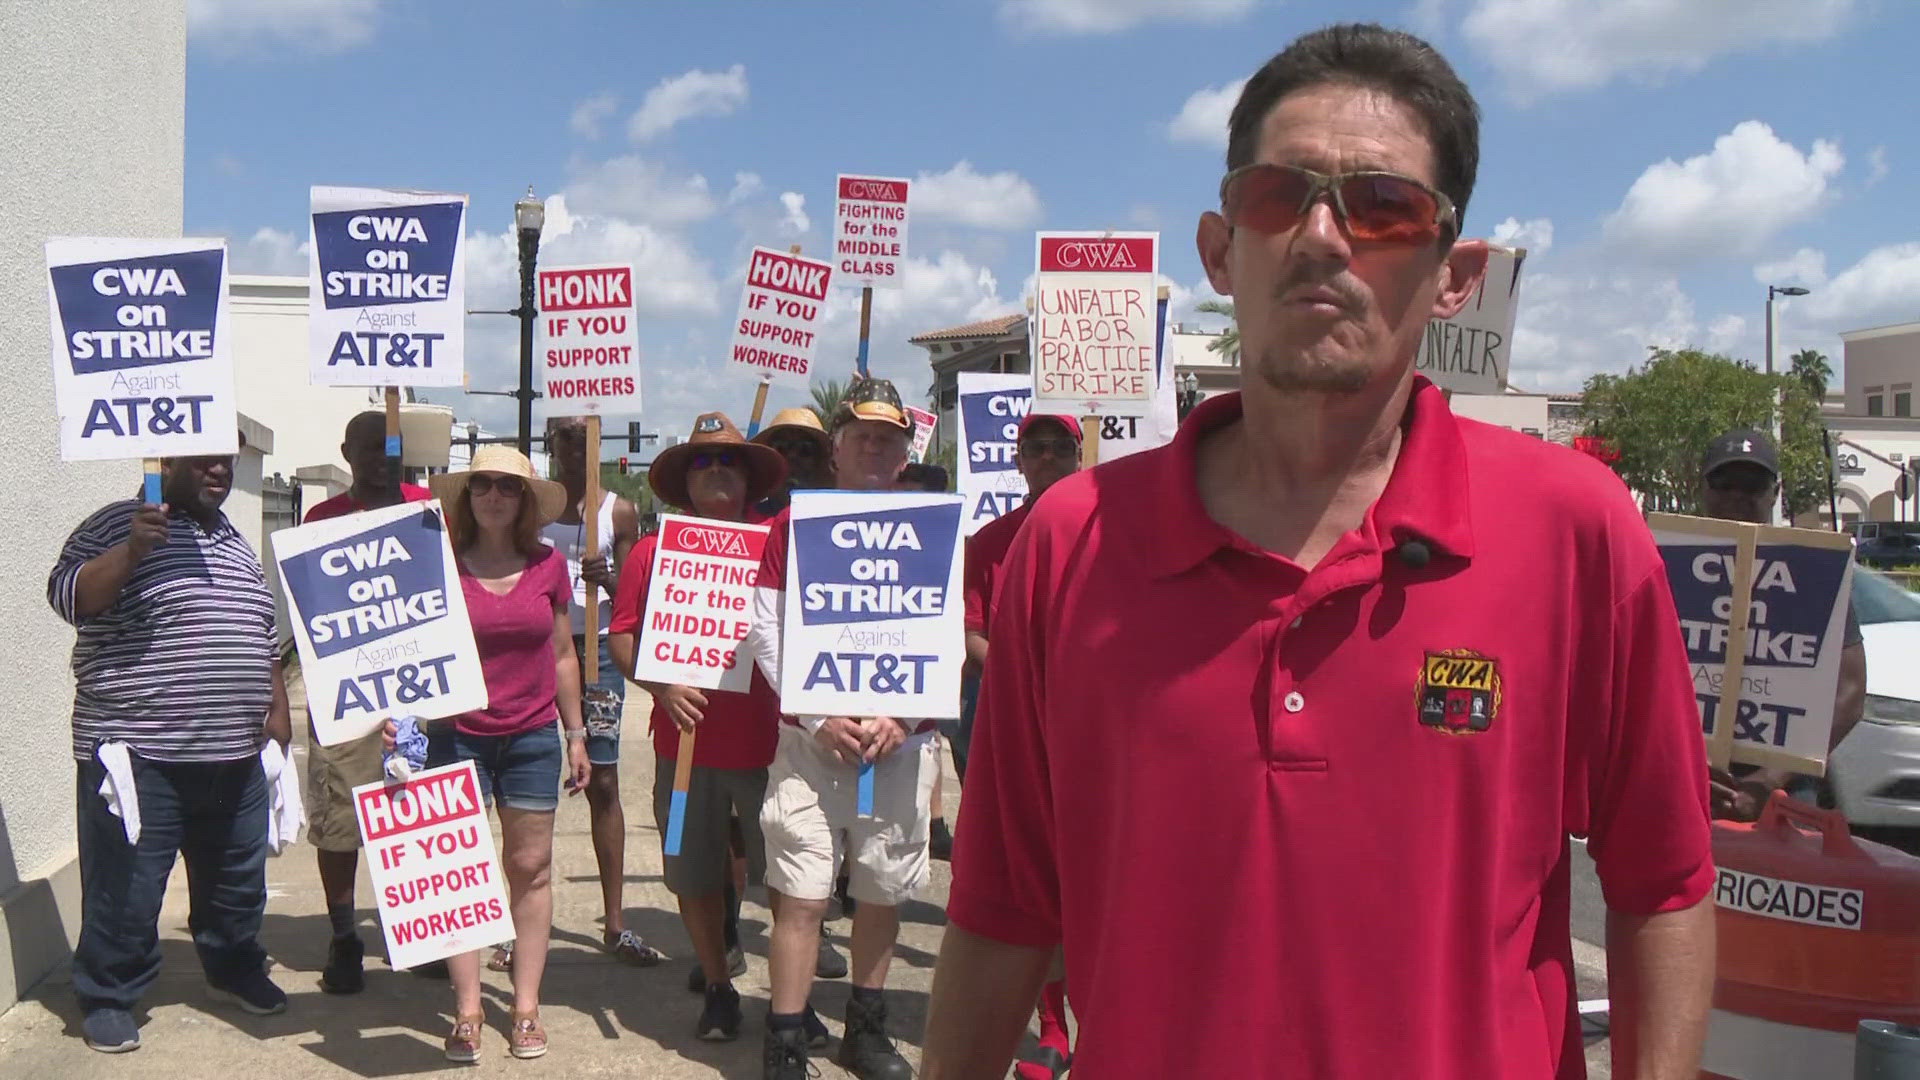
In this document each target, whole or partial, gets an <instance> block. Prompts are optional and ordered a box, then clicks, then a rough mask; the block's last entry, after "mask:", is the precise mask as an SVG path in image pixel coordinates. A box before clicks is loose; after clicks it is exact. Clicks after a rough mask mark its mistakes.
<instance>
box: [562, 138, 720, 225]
mask: <svg viewBox="0 0 1920 1080" xmlns="http://www.w3.org/2000/svg"><path fill="white" fill-rule="evenodd" d="M566 195H567V203H568V205H569V206H572V207H574V208H575V209H577V210H579V211H581V212H583V213H586V214H590V215H600V216H604V217H612V218H625V219H629V220H632V221H642V222H648V223H651V224H655V225H669V226H671V225H686V224H689V223H692V222H695V221H701V220H704V219H706V218H708V217H711V216H713V214H714V212H715V211H716V210H718V209H719V207H718V205H717V204H716V203H715V201H714V198H713V193H712V191H710V190H709V189H708V187H707V178H706V177H704V176H701V175H699V174H698V173H695V174H694V175H692V176H671V175H669V174H668V173H667V171H666V169H665V168H663V167H662V166H660V165H659V164H657V163H655V162H651V161H648V160H646V159H645V158H642V157H639V156H638V155H634V154H628V155H626V156H624V157H617V158H613V159H611V160H608V161H603V162H600V163H599V164H597V165H593V166H590V167H587V168H584V169H580V170H578V171H577V172H576V174H575V176H574V178H573V180H572V182H570V183H569V184H568V185H567V187H566Z"/></svg>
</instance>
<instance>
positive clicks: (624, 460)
mask: <svg viewBox="0 0 1920 1080" xmlns="http://www.w3.org/2000/svg"><path fill="white" fill-rule="evenodd" d="M620 475H621V476H625V475H627V457H626V455H625V454H622V455H620Z"/></svg>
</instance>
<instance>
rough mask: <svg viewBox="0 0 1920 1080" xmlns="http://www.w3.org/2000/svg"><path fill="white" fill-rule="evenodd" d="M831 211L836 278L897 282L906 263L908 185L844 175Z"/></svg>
mask: <svg viewBox="0 0 1920 1080" xmlns="http://www.w3.org/2000/svg"><path fill="white" fill-rule="evenodd" d="M838 180H839V191H840V197H839V199H838V201H836V202H835V203H834V210H833V267H834V280H835V281H836V282H838V283H840V284H846V283H849V282H851V283H853V284H856V285H866V286H888V285H898V284H900V282H901V277H902V275H903V274H904V273H905V269H906V263H907V190H908V188H909V186H910V185H909V183H908V182H907V181H905V180H896V179H894V178H892V177H886V176H848V175H846V174H844V173H843V174H841V175H840V177H839V178H838Z"/></svg>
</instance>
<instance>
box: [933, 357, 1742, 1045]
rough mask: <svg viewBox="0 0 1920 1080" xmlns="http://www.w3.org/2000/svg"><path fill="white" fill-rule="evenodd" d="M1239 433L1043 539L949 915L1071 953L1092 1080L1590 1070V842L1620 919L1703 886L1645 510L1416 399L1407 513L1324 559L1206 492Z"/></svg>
mask: <svg viewBox="0 0 1920 1080" xmlns="http://www.w3.org/2000/svg"><path fill="white" fill-rule="evenodd" d="M1239 416H1240V398H1239V395H1237V394H1233V395H1226V396H1221V397H1216V398H1213V399H1211V400H1209V401H1207V402H1205V403H1204V404H1202V405H1201V406H1200V407H1199V408H1198V409H1197V410H1196V411H1195V412H1194V413H1193V415H1191V416H1190V417H1189V418H1188V419H1187V421H1186V423H1185V424H1184V425H1183V426H1182V427H1181V429H1180V433H1179V435H1178V436H1177V437H1176V438H1175V440H1174V442H1173V443H1172V445H1170V446H1167V447H1164V448H1161V449H1157V450H1150V451H1147V452H1145V453H1141V454H1136V455H1132V456H1130V457H1126V458H1123V459H1121V460H1119V461H1116V462H1113V463H1111V464H1108V465H1103V466H1101V467H1100V468H1099V469H1097V470H1094V471H1093V472H1092V473H1090V474H1080V475H1076V476H1073V477H1069V478H1068V479H1066V480H1063V481H1061V482H1060V483H1059V484H1058V485H1056V486H1055V487H1054V488H1053V489H1051V490H1050V491H1049V493H1048V495H1047V498H1046V499H1045V500H1043V502H1042V503H1041V504H1040V505H1037V506H1036V507H1035V508H1034V512H1033V514H1032V515H1031V516H1030V517H1029V518H1028V519H1027V523H1026V526H1025V528H1023V529H1022V530H1021V531H1020V535H1019V537H1018V539H1016V540H1015V542H1014V545H1013V551H1012V553H1011V554H1010V555H1009V557H1008V560H1007V563H1006V565H1005V566H1004V567H1003V570H1002V573H1001V576H1000V580H999V584H998V586H997V589H998V591H997V593H996V596H995V608H994V611H993V616H992V622H991V626H992V633H991V635H990V636H991V638H992V640H993V650H992V652H991V654H990V657H989V659H988V661H987V665H986V675H985V682H984V685H983V687H982V696H981V698H980V707H979V718H978V721H977V727H976V728H975V731H974V737H973V739H974V741H973V747H972V756H971V760H970V761H969V766H970V768H969V769H968V771H969V772H971V773H973V776H974V778H973V779H972V780H970V781H969V782H968V785H967V808H966V826H967V827H966V828H965V829H962V830H961V831H960V834H959V836H960V840H959V846H958V850H957V851H956V853H955V855H954V864H953V869H954V875H953V890H952V895H951V898H950V900H949V902H948V908H947V913H948V917H949V918H950V919H951V920H952V921H953V923H954V925H956V926H960V927H963V928H965V929H967V930H969V931H971V932H973V933H976V934H981V935H984V936H986V937H990V938H995V939H998V940H1002V941H1008V942H1013V943H1016V944H1020V945H1025V946H1030V947H1035V948H1051V947H1052V946H1053V945H1055V944H1056V943H1061V942H1064V945H1065V949H1066V968H1067V978H1068V981H1069V993H1070V994H1071V998H1072V1001H1073V1009H1074V1014H1075V1016H1076V1017H1078V1019H1079V1021H1080V1032H1079V1038H1078V1040H1077V1041H1076V1043H1075V1046H1074V1075H1075V1076H1078V1077H1081V1078H1082V1080H1105V1078H1107V1077H1134V1076H1156V1077H1158V1076H1281V1075H1284V1076H1301V1077H1314V1078H1316V1080H1378V1078H1380V1077H1399V1076H1418V1077H1421V1078H1422V1080H1502V1078H1512V1080H1523V1078H1524V1080H1539V1078H1541V1077H1559V1078H1561V1080H1567V1078H1574V1077H1581V1076H1583V1075H1584V1071H1585V1066H1584V1063H1583V1059H1582V1052H1581V1040H1580V1037H1579V1033H1578V1020H1577V1018H1576V1015H1575V1010H1574V987H1573V960H1572V946H1571V943H1570V941H1569V936H1570V935H1569V928H1568V918H1569V884H1568V882H1569V867H1570V863H1569V856H1568V839H1567V837H1568V834H1569V833H1571V834H1573V835H1576V836H1584V837H1587V838H1588V839H1589V844H1588V851H1589V852H1590V853H1591V854H1592V856H1593V858H1594V860H1595V862H1596V864H1597V868H1598V872H1599V876H1600V880H1601V885H1602V888H1603V890H1604V892H1605V894H1606V899H1607V903H1608V904H1609V906H1610V907H1612V908H1614V909H1616V910H1619V911H1624V912H1635V913H1651V912H1660V911H1669V910H1673V909H1677V908H1683V907H1687V906H1690V905H1692V904H1694V903H1695V902H1697V901H1699V900H1700V899H1701V898H1702V897H1704V896H1705V895H1706V891H1707V888H1708V885H1709V884H1710V879H1711V876H1712V865H1711V857H1710V852H1709V847H1708V823H1707V792H1706V768H1705V755H1704V750H1703V746H1702V742H1703V740H1702V738H1701V732H1700V718H1699V713H1698V711H1697V710H1696V708H1695V705H1694V700H1693V682H1692V676H1691V674H1690V672H1689V671H1688V668H1687V662H1686V653H1685V650H1684V649H1683V648H1682V643H1681V638H1680V628H1679V622H1678V619H1677V616H1676V615H1675V612H1674V607H1673V602H1672V598H1671V596H1670V594H1669V593H1668V591H1667V579H1666V572H1665V570H1664V568H1663V567H1662V564H1661V561H1660V557H1659V553H1658V551H1657V550H1656V548H1655V546H1654V543H1653V540H1652V538H1651V536H1650V535H1649V533H1648V530H1647V527H1646V525H1645V523H1644V522H1643V521H1642V519H1641V517H1640V514H1639V512H1638V510H1637V509H1636V508H1635V507H1634V505H1633V503H1632V502H1631V501H1630V499H1629V498H1628V494H1627V491H1626V489H1625V487H1624V486H1623V485H1621V483H1620V482H1619V481H1618V480H1617V479H1616V478H1614V476H1613V475H1612V474H1611V473H1610V472H1608V471H1607V469H1606V468H1605V467H1604V466H1602V465H1600V464H1599V463H1598V462H1596V461H1594V460H1592V459H1591V458H1588V457H1586V456H1585V455H1582V454H1578V453H1575V452H1574V451H1571V450H1567V449H1563V448H1561V447H1559V446H1555V445H1552V444H1548V443H1544V442H1542V441H1540V440H1538V439H1534V438H1532V437H1529V436H1526V435H1521V434H1519V433H1516V432H1510V431H1507V430H1504V429H1500V428H1495V427H1490V426H1488V425H1484V424H1479V423H1475V422H1472V421H1468V420H1462V419H1458V418H1456V417H1454V416H1453V414H1452V413H1451V412H1450V411H1449V410H1448V408H1447V406H1446V403H1445V402H1444V400H1443V399H1442V398H1441V395H1440V392H1439V391H1438V390H1437V389H1435V388H1434V387H1433V386H1432V385H1431V384H1430V383H1428V382H1427V381H1426V380H1425V379H1420V380H1419V381H1418V383H1417V385H1416V390H1415V393H1414V395H1413V398H1412V401H1411V403H1410V405H1409V408H1408V416H1407V422H1406V427H1405V435H1404V438H1403V440H1402V445H1401V451H1400V454H1399V458H1398V460H1397V462H1396V464H1395V466H1394V471H1393V474H1392V477H1391V479H1390V480H1389V482H1388V484H1387V486H1386V489H1385V491H1384V492H1383V494H1382V495H1381V497H1380V499H1379V501H1378V502H1377V503H1376V504H1375V505H1374V506H1373V507H1372V508H1371V510H1370V511H1369V513H1368V515H1367V519H1366V521H1365V523H1364V524H1363V525H1362V526H1361V527H1360V528H1359V529H1357V530H1355V531H1353V532H1351V533H1348V534H1347V535H1346V536H1344V537H1342V538H1341V539H1340V540H1339V541H1338V543H1336V544H1335V546H1334V548H1333V550H1332V551H1330V552H1329V553H1328V554H1327V556H1326V557H1325V558H1324V559H1322V560H1321V562H1320V564H1319V565H1318V566H1316V567H1314V569H1313V570H1312V571H1311V572H1308V571H1305V570H1302V569H1301V567H1300V566H1299V565H1298V564H1296V563H1294V562H1292V561H1290V560H1287V559H1284V558H1281V557H1279V556H1277V555H1274V554H1272V553H1269V552H1266V551H1263V550H1260V549H1258V548H1255V547H1253V546H1252V545H1250V544H1248V543H1246V542H1245V541H1244V540H1241V539H1239V538H1237V537H1235V536H1233V535H1231V534H1229V533H1228V532H1227V531H1226V530H1224V529H1223V528H1221V527H1220V526H1219V525H1217V524H1215V523H1214V522H1213V521H1212V520H1211V519H1210V518H1209V517H1208V516H1207V513H1206V511H1205V509H1204V508H1203V507H1202V505H1201V502H1200V498H1199V495H1198V493H1197V491H1196V488H1195V451H1196V446H1197V444H1198V442H1199V440H1200V438H1201V437H1202V436H1203V435H1204V434H1205V433H1207V432H1209V431H1211V430H1213V429H1217V428H1221V427H1224V426H1226V425H1229V424H1232V423H1234V422H1236V421H1237V420H1238V419H1239ZM1414 538H1418V539H1419V540H1420V541H1421V542H1422V543H1424V544H1425V545H1426V546H1427V549H1428V551H1429V552H1430V554H1431V560H1430V561H1429V562H1428V563H1427V564H1426V565H1425V566H1419V567H1416V566H1413V565H1411V564H1410V563H1409V562H1407V561H1405V560H1403V559H1401V558H1399V557H1397V555H1396V548H1397V547H1398V545H1400V544H1403V543H1405V542H1406V541H1408V540H1410V539H1414Z"/></svg>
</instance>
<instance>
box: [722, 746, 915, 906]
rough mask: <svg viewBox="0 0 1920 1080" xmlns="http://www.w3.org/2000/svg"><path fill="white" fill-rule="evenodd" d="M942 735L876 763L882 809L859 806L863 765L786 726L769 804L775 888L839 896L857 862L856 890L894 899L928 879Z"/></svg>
mask: <svg viewBox="0 0 1920 1080" xmlns="http://www.w3.org/2000/svg"><path fill="white" fill-rule="evenodd" d="M937 753H938V751H937V750H936V749H935V747H934V742H933V737H932V733H931V732H928V733H926V734H922V735H915V736H912V737H911V738H909V739H907V741H906V742H904V743H902V744H901V746H900V748H899V749H898V750H895V751H894V752H893V753H892V754H890V755H888V756H887V758H886V759H885V760H883V761H881V762H880V763H878V764H877V765H875V766H874V767H873V816H872V817H870V818H863V817H860V816H859V814H858V813H857V811H858V808H859V807H858V793H859V787H858V779H859V771H858V770H857V769H855V768H854V767H853V766H851V765H846V764H843V763H841V762H840V761H839V759H837V758H835V757H833V756H832V755H830V754H828V753H827V752H826V751H824V750H822V749H820V745H819V744H818V743H816V742H815V741H814V739H813V736H812V735H809V734H808V733H807V732H806V730H805V729H803V728H796V727H794V726H792V725H791V724H782V725H780V746H779V749H778V750H776V751H775V752H774V755H773V766H772V767H771V768H770V769H768V771H767V801H766V804H765V805H764V806H763V807H761V810H760V828H761V831H762V832H763V833H764V834H765V835H766V845H767V879H766V880H767V887H768V888H770V889H773V890H776V891H778V892H780V893H783V894H785V895H787V896H791V897H794V898H795V899H799V900H825V899H827V898H828V897H829V896H831V895H833V879H834V871H835V869H836V868H837V867H838V866H839V864H840V861H841V859H842V858H845V859H846V861H847V895H849V896H851V897H853V898H854V899H855V900H857V901H859V902H860V903H862V904H877V905H879V906H881V907H893V906H895V905H897V904H899V903H901V902H902V901H905V900H909V899H912V897H913V894H914V892H915V891H917V890H918V889H919V888H920V886H922V885H924V884H926V881H927V866H928V862H927V837H928V832H929V829H928V825H929V820H930V818H931V816H932V815H931V811H930V810H929V803H930V801H931V800H932V798H933V785H934V784H935V783H937V782H938V781H939V776H940V773H939V758H938V757H937V756H936V755H937Z"/></svg>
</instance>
